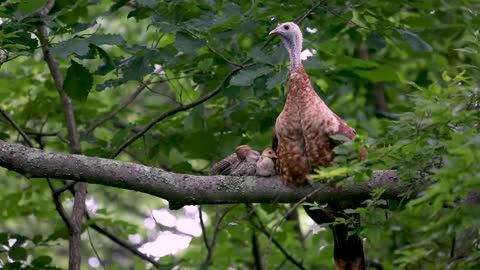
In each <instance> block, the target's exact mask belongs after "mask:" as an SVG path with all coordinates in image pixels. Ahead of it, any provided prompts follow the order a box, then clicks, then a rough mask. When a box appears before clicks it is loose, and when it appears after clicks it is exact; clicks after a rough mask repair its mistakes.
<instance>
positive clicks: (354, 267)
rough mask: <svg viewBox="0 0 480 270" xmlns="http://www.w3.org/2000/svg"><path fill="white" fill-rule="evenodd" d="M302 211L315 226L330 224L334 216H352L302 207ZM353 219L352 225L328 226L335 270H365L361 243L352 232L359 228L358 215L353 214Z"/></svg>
mask: <svg viewBox="0 0 480 270" xmlns="http://www.w3.org/2000/svg"><path fill="white" fill-rule="evenodd" d="M335 208H336V207H335ZM304 209H305V212H307V214H308V216H309V217H310V218H311V219H313V221H315V223H317V224H323V223H331V222H333V221H335V215H337V216H341V217H345V218H346V219H348V218H350V217H351V216H352V215H347V214H345V213H344V212H343V211H342V210H339V211H335V212H333V211H328V210H322V209H315V210H312V209H310V208H309V207H307V206H304ZM333 213H335V214H333ZM353 217H354V219H355V223H354V224H335V225H330V226H329V227H330V229H331V230H332V233H333V240H334V244H333V258H334V260H335V265H336V269H337V270H365V269H366V263H365V253H364V250H363V242H362V239H361V238H360V236H359V235H358V234H357V233H356V232H354V231H355V230H356V229H357V228H358V227H359V226H360V215H358V214H353ZM352 232H353V233H352Z"/></svg>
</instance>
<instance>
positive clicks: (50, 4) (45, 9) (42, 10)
mask: <svg viewBox="0 0 480 270" xmlns="http://www.w3.org/2000/svg"><path fill="white" fill-rule="evenodd" d="M54 5H55V0H48V2H47V4H46V5H45V6H43V7H42V8H40V9H39V10H37V12H36V13H37V14H38V15H40V16H46V15H48V13H50V10H52V8H53V6H54Z"/></svg>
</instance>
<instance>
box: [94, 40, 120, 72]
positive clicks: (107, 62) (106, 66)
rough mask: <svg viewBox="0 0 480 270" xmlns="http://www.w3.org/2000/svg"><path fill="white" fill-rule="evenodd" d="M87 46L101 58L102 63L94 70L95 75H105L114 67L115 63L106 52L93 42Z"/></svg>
mask: <svg viewBox="0 0 480 270" xmlns="http://www.w3.org/2000/svg"><path fill="white" fill-rule="evenodd" d="M89 47H90V49H92V50H95V51H97V52H98V55H99V56H100V58H101V59H102V60H103V65H101V66H100V67H98V69H97V71H95V74H96V75H105V74H107V73H108V72H110V71H112V70H113V69H115V63H114V62H113V60H112V58H111V57H110V55H108V53H107V52H105V51H104V50H103V49H102V48H100V47H98V46H97V45H95V44H90V45H89Z"/></svg>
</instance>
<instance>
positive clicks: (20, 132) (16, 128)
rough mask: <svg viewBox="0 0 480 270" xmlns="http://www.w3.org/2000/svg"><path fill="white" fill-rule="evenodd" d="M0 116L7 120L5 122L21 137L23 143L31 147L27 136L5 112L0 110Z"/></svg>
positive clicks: (31, 144)
mask: <svg viewBox="0 0 480 270" xmlns="http://www.w3.org/2000/svg"><path fill="white" fill-rule="evenodd" d="M0 114H1V115H2V116H3V117H4V118H5V119H6V120H7V122H8V123H9V124H10V125H11V126H12V127H13V128H14V129H15V130H16V131H18V133H19V134H20V136H22V138H23V140H24V141H25V143H27V145H28V146H30V147H33V143H32V141H30V138H28V135H27V134H26V133H25V132H24V131H23V129H22V128H20V126H19V125H18V124H17V123H16V122H15V121H14V120H13V119H12V118H11V117H10V116H9V115H8V114H7V112H5V111H4V110H2V109H0Z"/></svg>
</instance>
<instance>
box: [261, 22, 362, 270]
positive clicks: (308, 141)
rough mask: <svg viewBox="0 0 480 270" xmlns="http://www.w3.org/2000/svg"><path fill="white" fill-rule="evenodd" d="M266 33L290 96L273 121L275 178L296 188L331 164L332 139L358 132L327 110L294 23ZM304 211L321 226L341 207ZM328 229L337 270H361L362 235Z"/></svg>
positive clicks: (340, 228)
mask: <svg viewBox="0 0 480 270" xmlns="http://www.w3.org/2000/svg"><path fill="white" fill-rule="evenodd" d="M270 35H279V36H280V38H281V40H282V42H283V45H284V46H285V48H286V49H287V51H288V54H289V56H290V72H289V77H288V95H287V100H286V102H285V105H284V107H283V110H282V112H281V113H280V115H279V116H278V117H277V121H276V123H275V127H274V132H273V142H272V148H273V150H274V151H275V152H276V154H277V163H276V169H277V174H278V175H279V176H280V177H281V178H282V179H283V181H284V182H286V183H287V184H289V185H291V186H298V185H299V184H301V183H303V181H304V180H305V178H306V177H307V176H308V174H310V173H311V172H312V170H313V169H315V168H317V167H319V166H323V167H327V166H329V165H330V163H331V162H332V161H333V159H334V153H333V148H334V147H335V146H337V145H338V144H340V143H341V142H338V141H336V140H333V139H332V138H331V136H332V135H343V136H345V137H347V138H349V139H353V138H354V137H355V134H356V133H355V130H354V129H353V128H351V127H349V126H348V124H347V123H345V121H343V120H342V119H341V118H340V117H338V115H336V114H335V113H334V112H332V111H331V110H330V108H328V107H327V105H326V104H325V102H323V100H322V99H321V98H320V97H319V96H318V95H317V93H316V92H315V90H314V89H313V87H312V84H311V83H310V79H309V77H308V75H307V73H306V72H305V69H304V68H303V65H302V60H301V58H300V53H301V51H302V43H303V36H302V31H301V30H300V28H299V27H298V25H296V24H295V23H293V22H286V23H283V24H281V25H279V26H278V27H277V28H275V29H274V30H272V31H271V32H270ZM305 210H306V211H307V214H308V215H309V216H310V217H311V218H312V219H313V220H314V221H315V222H317V223H319V224H321V223H325V222H331V221H333V220H335V215H333V214H331V213H342V212H343V211H342V209H341V207H336V206H333V207H332V212H324V211H323V210H310V209H307V208H305ZM336 216H337V217H338V216H339V215H336ZM340 216H344V215H340ZM356 218H358V217H356ZM330 227H331V229H332V232H333V236H334V259H335V264H336V267H337V269H355V270H360V269H365V259H364V252H363V245H362V240H361V239H360V237H359V236H358V235H357V234H356V233H354V234H351V235H349V230H352V229H351V228H350V227H349V226H347V225H346V224H339V225H332V226H330Z"/></svg>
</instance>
